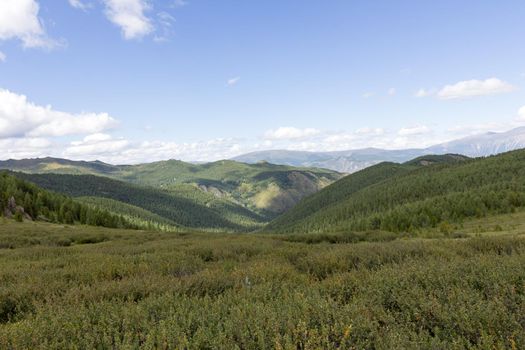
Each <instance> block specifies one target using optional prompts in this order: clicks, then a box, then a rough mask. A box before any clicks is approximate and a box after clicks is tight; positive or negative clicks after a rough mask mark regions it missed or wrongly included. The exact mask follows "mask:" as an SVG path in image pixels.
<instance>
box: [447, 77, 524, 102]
mask: <svg viewBox="0 0 525 350" xmlns="http://www.w3.org/2000/svg"><path fill="white" fill-rule="evenodd" d="M513 90H514V87H513V86H512V85H511V84H509V83H507V82H505V81H502V80H500V79H497V78H490V79H486V80H465V81H460V82H458V83H456V84H453V85H446V86H445V87H444V88H442V89H441V90H440V91H439V92H438V94H437V96H438V97H439V98H440V99H444V100H449V99H460V98H469V97H474V96H486V95H496V94H503V93H508V92H511V91H513Z"/></svg>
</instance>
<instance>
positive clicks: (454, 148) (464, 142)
mask: <svg viewBox="0 0 525 350" xmlns="http://www.w3.org/2000/svg"><path fill="white" fill-rule="evenodd" d="M520 148H525V127H520V128H516V129H512V130H510V131H507V132H501V133H495V132H489V133H486V134H481V135H475V136H469V137H465V138H462V139H458V140H454V141H450V142H446V143H442V144H438V145H434V146H431V147H428V148H425V149H406V150H384V149H377V148H365V149H358V150H349V151H337V152H302V151H286V150H270V151H260V152H253V153H247V154H244V155H240V156H238V157H235V158H233V160H236V161H239V162H245V163H250V164H252V163H257V162H260V161H267V162H270V163H274V164H285V165H291V166H298V167H301V166H309V167H319V168H326V169H332V170H335V171H339V172H344V173H353V172H355V171H358V170H361V169H364V168H366V167H369V166H371V165H374V164H377V163H380V162H405V161H408V160H410V159H412V158H415V157H418V156H423V155H426V154H446V153H456V154H463V155H466V156H469V157H482V156H489V155H494V154H498V153H502V152H507V151H512V150H516V149H520Z"/></svg>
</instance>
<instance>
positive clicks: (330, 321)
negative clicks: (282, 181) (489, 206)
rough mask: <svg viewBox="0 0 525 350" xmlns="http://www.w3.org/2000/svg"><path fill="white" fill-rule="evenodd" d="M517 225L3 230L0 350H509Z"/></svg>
mask: <svg viewBox="0 0 525 350" xmlns="http://www.w3.org/2000/svg"><path fill="white" fill-rule="evenodd" d="M524 218H525V215H523V214H522V213H516V214H509V215H506V216H504V217H499V218H491V219H481V220H478V221H476V222H473V223H472V225H471V226H468V225H467V224H466V225H465V227H464V228H463V229H460V231H461V232H459V231H458V233H457V234H455V235H450V234H447V233H444V232H441V231H440V230H439V229H436V230H430V231H428V232H426V233H425V234H424V235H422V236H420V237H415V236H414V235H409V234H406V235H399V234H392V233H388V232H380V231H374V232H368V233H347V234H309V235H299V234H296V235H246V234H244V235H234V234H198V233H193V234H182V233H161V232H146V231H132V230H115V229H103V228H96V227H87V226H64V225H54V224H43V223H33V222H24V223H16V222H14V221H13V220H7V219H4V221H3V222H1V224H0V348H2V349H19V348H31V349H39V348H40V349H53V348H83V349H93V348H99V349H105V348H129V349H133V348H146V349H147V348H150V349H153V348H161V349H162V348H164V349H183V348H188V349H235V348H239V349H319V348H325V349H328V348H336V349H337V348H340V349H352V348H354V349H394V348H397V349H401V348H403V349H411V348H414V349H417V348H421V349H428V348H435V349H464V348H476V349H505V348H508V349H513V348H514V349H519V348H523V347H525V332H524V331H523V330H524V327H525V317H524V315H525V274H524V273H523V271H525V236H524V235H523V234H522V233H523V232H525V227H523V223H524V222H525V220H523V219H524ZM0 220H1V219H0ZM502 220H504V221H508V222H511V224H510V225H508V226H503V227H501V229H498V228H497V227H495V223H497V222H501V221H502ZM460 233H461V234H460ZM447 237H449V238H447ZM452 237H455V238H452Z"/></svg>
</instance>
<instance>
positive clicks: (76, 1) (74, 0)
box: [69, 0, 91, 11]
mask: <svg viewBox="0 0 525 350" xmlns="http://www.w3.org/2000/svg"><path fill="white" fill-rule="evenodd" d="M69 4H70V5H71V6H73V7H74V8H76V9H79V10H83V11H86V10H87V9H88V8H90V7H91V4H89V3H85V2H83V1H81V0H69Z"/></svg>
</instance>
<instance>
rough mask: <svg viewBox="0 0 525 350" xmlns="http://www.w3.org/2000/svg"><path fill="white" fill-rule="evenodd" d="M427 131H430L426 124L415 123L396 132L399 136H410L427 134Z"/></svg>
mask: <svg viewBox="0 0 525 350" xmlns="http://www.w3.org/2000/svg"><path fill="white" fill-rule="evenodd" d="M429 132H430V129H429V128H428V127H427V126H425V125H416V126H412V127H407V128H402V129H400V130H399V131H398V132H397V134H398V135H399V136H412V135H422V134H428V133H429Z"/></svg>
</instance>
